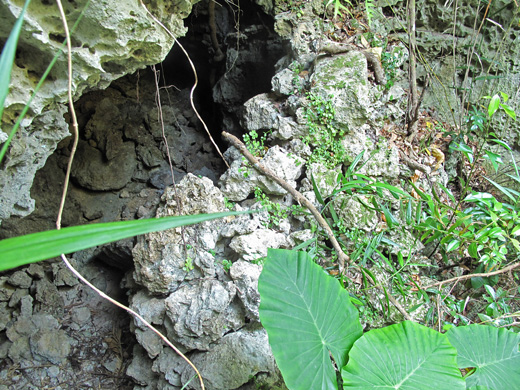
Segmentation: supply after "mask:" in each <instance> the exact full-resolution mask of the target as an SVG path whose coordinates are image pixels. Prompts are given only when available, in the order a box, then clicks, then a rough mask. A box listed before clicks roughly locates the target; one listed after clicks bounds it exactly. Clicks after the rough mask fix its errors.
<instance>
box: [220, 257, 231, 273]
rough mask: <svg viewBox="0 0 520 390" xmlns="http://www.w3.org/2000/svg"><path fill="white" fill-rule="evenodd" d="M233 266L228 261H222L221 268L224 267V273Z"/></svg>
mask: <svg viewBox="0 0 520 390" xmlns="http://www.w3.org/2000/svg"><path fill="white" fill-rule="evenodd" d="M232 265H233V263H232V262H231V261H229V260H226V259H224V260H222V266H223V267H224V271H229V270H230V269H231V266H232Z"/></svg>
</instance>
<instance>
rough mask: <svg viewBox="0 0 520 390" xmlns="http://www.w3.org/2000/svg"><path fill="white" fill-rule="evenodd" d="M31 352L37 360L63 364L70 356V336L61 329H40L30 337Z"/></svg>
mask: <svg viewBox="0 0 520 390" xmlns="http://www.w3.org/2000/svg"><path fill="white" fill-rule="evenodd" d="M30 345H31V352H32V354H33V356H34V357H35V358H36V359H37V360H41V361H44V362H46V361H47V362H50V363H53V364H61V363H63V362H64V360H65V359H66V358H67V357H68V356H69V353H70V350H71V345H70V341H69V337H68V336H67V335H66V333H65V332H64V331H63V330H61V329H58V330H54V331H52V332H48V331H47V332H46V331H41V330H40V331H38V332H37V333H36V334H34V335H32V336H31V338H30Z"/></svg>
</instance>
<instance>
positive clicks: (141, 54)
mask: <svg viewBox="0 0 520 390" xmlns="http://www.w3.org/2000/svg"><path fill="white" fill-rule="evenodd" d="M85 5H86V3H85V2H80V3H76V2H74V3H70V2H65V4H64V9H65V13H66V15H67V18H68V23H69V25H70V26H72V25H73V24H74V22H75V21H76V20H77V19H78V18H79V17H80V15H82V20H81V21H80V23H79V24H78V27H77V29H76V30H74V32H73V34H72V37H73V38H72V50H73V54H72V56H73V67H74V72H73V76H72V85H73V89H74V90H73V95H74V96H75V98H76V99H77V98H79V97H80V96H81V95H82V94H84V93H85V92H87V91H90V90H96V89H104V88H106V87H108V85H109V84H110V83H111V82H112V81H113V80H115V79H117V78H120V77H121V76H123V75H125V74H129V73H133V72H135V71H136V70H137V69H141V68H143V67H145V66H146V65H151V64H156V63H158V62H160V61H162V60H163V59H164V57H166V55H167V54H168V52H169V51H170V49H171V47H172V45H173V43H174V42H173V40H172V39H171V37H170V36H169V35H168V34H167V33H166V31H165V30H163V29H162V28H160V27H159V26H158V25H157V24H156V23H155V22H154V21H153V20H152V18H151V17H150V16H149V15H147V13H146V11H145V9H144V8H143V7H142V6H141V4H140V3H139V2H130V1H125V2H104V3H96V2H90V3H89V6H88V7H87V8H86V9H85V10H84V11H83V8H84V7H85ZM191 7H192V1H191V0H180V1H176V2H175V3H173V4H170V3H168V4H167V3H160V4H155V5H154V6H153V7H152V9H151V11H152V12H153V13H154V14H155V15H156V17H157V18H158V19H159V20H160V21H161V22H162V23H163V24H164V25H165V26H166V27H167V28H169V29H170V30H171V31H172V33H173V34H174V35H175V36H181V35H183V34H184V33H185V32H186V28H185V27H184V26H183V23H182V20H183V19H184V18H185V17H187V16H188V14H189V13H190V12H191ZM20 11H21V5H20V4H19V3H14V2H10V1H2V2H1V3H0V14H1V15H2V23H1V24H0V37H7V36H8V35H9V32H10V29H11V27H12V25H13V24H14V21H15V18H16V17H17V16H18V15H19V14H20ZM64 37H65V35H64V33H63V26H62V22H61V19H60V17H59V13H58V12H57V9H56V8H55V6H54V5H51V4H49V3H47V2H45V1H33V2H31V6H30V7H29V9H28V11H27V13H26V15H25V20H24V24H23V30H22V32H21V37H20V41H19V44H18V49H17V55H16V60H15V63H14V64H13V71H12V83H11V85H12V87H11V90H10V94H9V96H8V98H7V100H6V103H5V111H4V115H3V118H2V126H1V131H0V142H3V141H5V139H6V138H7V135H6V133H8V132H9V131H10V129H11V127H12V125H13V123H14V121H15V120H16V118H17V116H18V114H19V113H20V111H21V109H22V108H23V107H24V105H25V104H26V103H27V102H28V101H29V98H30V96H31V93H32V92H33V91H34V89H35V87H36V84H37V83H38V81H39V79H40V77H41V76H42V75H43V73H44V71H45V69H46V67H47V66H48V64H49V62H50V61H51V60H52V58H53V57H54V55H55V54H56V53H58V52H59V50H60V47H61V44H62V42H63V41H64ZM66 99H67V63H66V56H65V55H63V54H62V55H61V56H60V57H59V58H58V61H57V62H56V64H55V65H54V67H53V69H52V71H51V73H50V74H49V77H48V78H47V80H46V81H45V82H44V83H43V85H42V87H41V88H40V90H39V92H38V93H37V94H36V96H35V98H34V100H33V101H32V103H31V106H30V110H29V112H28V115H27V116H26V119H25V120H24V121H23V123H22V126H21V128H20V130H19V132H18V135H17V137H16V138H15V139H14V140H13V142H12V145H11V147H10V151H9V153H8V155H7V156H6V159H5V161H3V162H2V170H1V171H0V187H1V188H2V197H1V198H0V221H1V220H4V219H6V218H8V217H9V216H10V215H15V216H25V215H28V214H30V213H31V212H32V211H33V210H34V200H33V199H31V197H30V194H29V192H30V188H31V185H32V183H33V180H34V175H35V173H36V171H37V170H38V169H40V168H41V167H43V165H44V164H45V162H46V160H47V158H48V157H49V156H50V155H51V154H52V153H53V152H54V150H55V149H56V146H57V144H58V143H59V142H60V141H61V140H62V139H64V138H65V137H67V136H68V135H69V129H68V124H67V122H66V120H65V118H64V115H65V113H66V112H67V106H66V105H65V103H66ZM119 162H121V161H119Z"/></svg>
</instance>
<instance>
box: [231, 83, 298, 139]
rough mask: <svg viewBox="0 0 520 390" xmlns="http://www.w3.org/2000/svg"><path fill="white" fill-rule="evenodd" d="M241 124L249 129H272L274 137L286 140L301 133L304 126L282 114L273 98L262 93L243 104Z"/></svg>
mask: <svg viewBox="0 0 520 390" xmlns="http://www.w3.org/2000/svg"><path fill="white" fill-rule="evenodd" d="M241 123H242V126H243V127H244V129H246V130H248V131H251V130H272V131H273V134H274V136H275V137H276V138H279V139H282V140H287V139H290V138H295V137H298V136H300V135H302V134H303V133H304V131H305V129H304V127H303V126H301V125H299V124H298V123H297V122H295V121H294V120H293V119H292V118H291V117H287V116H284V115H282V113H281V112H280V109H279V108H277V107H276V103H275V101H274V100H273V98H272V97H271V96H270V95H269V94H267V93H262V94H259V95H256V96H254V97H253V98H251V99H249V100H248V101H247V102H246V103H245V104H244V111H243V114H242V121H241Z"/></svg>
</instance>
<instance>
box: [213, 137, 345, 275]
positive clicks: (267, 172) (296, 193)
mask: <svg viewBox="0 0 520 390" xmlns="http://www.w3.org/2000/svg"><path fill="white" fill-rule="evenodd" d="M222 137H223V138H224V139H225V140H227V141H228V142H229V143H231V144H232V145H233V146H234V147H235V148H237V149H238V150H239V151H240V153H242V155H243V156H244V157H245V158H246V159H247V160H248V161H249V162H250V163H251V164H253V167H255V168H256V169H257V170H258V171H259V172H260V173H262V174H264V175H265V176H267V177H269V178H270V179H272V180H273V181H275V182H276V183H278V184H279V185H280V186H281V187H282V188H283V189H285V190H286V191H287V192H288V193H290V194H291V195H292V196H293V197H294V199H296V201H297V202H298V203H300V204H303V205H304V206H305V207H307V209H309V211H310V212H311V214H312V215H313V216H314V218H316V221H317V222H318V224H319V225H320V226H321V227H322V228H323V230H325V232H326V233H327V236H328V237H329V240H330V242H331V243H332V246H333V247H334V249H335V250H336V253H337V255H338V260H339V270H340V272H341V273H343V270H344V268H345V262H347V264H349V263H350V262H351V260H350V257H348V256H347V255H346V254H345V252H343V250H342V249H341V247H340V245H339V242H338V240H336V237H335V236H334V233H333V232H332V229H331V228H330V226H329V224H328V223H327V221H325V218H323V217H322V216H321V214H320V212H319V211H318V210H317V209H316V207H314V205H313V204H312V203H311V202H310V201H309V200H308V199H307V198H306V197H305V196H303V195H302V194H301V193H300V192H299V191H297V190H296V189H295V188H293V187H292V186H291V185H289V183H287V182H286V181H285V180H283V179H281V178H279V177H278V176H276V174H275V173H274V172H273V171H271V170H270V169H269V168H267V167H266V166H265V165H264V164H262V163H261V162H260V161H258V160H257V158H256V157H255V156H253V155H252V154H251V153H250V152H249V150H247V148H246V146H245V145H244V144H243V143H242V142H241V141H240V140H239V139H238V138H237V137H235V136H234V135H232V134H229V133H227V132H225V131H223V132H222Z"/></svg>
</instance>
